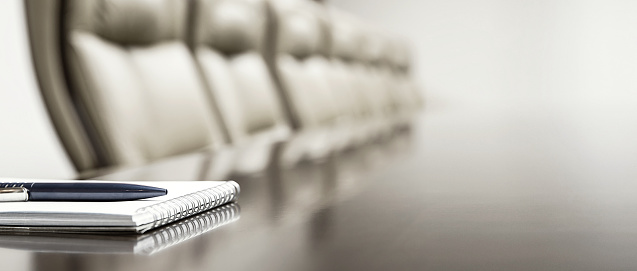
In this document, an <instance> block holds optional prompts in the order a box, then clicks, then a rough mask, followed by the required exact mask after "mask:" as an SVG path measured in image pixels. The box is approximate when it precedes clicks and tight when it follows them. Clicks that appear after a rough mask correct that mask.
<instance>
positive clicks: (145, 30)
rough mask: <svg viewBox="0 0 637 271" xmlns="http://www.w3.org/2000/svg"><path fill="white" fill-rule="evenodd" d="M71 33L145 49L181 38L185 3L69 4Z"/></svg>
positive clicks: (111, 0) (121, 0) (116, 0)
mask: <svg viewBox="0 0 637 271" xmlns="http://www.w3.org/2000/svg"><path fill="white" fill-rule="evenodd" d="M67 12H69V13H70V14H67V15H68V18H70V21H69V22H70V23H69V28H70V30H83V31H88V32H92V33H95V34H96V35H98V36H100V37H102V38H104V39H106V40H109V41H111V42H114V43H118V44H121V45H131V46H143V45H148V44H152V43H157V42H160V41H163V40H171V39H177V38H180V37H182V34H183V32H184V30H185V25H184V21H185V20H184V16H185V15H186V14H185V13H186V1H183V0H73V1H69V3H68V9H67Z"/></svg>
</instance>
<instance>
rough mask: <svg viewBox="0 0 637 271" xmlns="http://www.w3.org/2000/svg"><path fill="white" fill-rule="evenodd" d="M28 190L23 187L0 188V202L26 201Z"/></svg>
mask: <svg viewBox="0 0 637 271" xmlns="http://www.w3.org/2000/svg"><path fill="white" fill-rule="evenodd" d="M28 200H29V190H27V189H26V188H24V187H4V188H0V202H11V201H28Z"/></svg>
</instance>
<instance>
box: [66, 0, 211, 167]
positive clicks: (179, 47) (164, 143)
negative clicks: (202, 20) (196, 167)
mask: <svg viewBox="0 0 637 271" xmlns="http://www.w3.org/2000/svg"><path fill="white" fill-rule="evenodd" d="M186 12H187V2H186V1H182V0H156V1H145V0H100V1H98V0H70V1H68V3H67V7H66V16H65V17H66V19H67V20H66V22H65V23H66V50H65V52H66V60H67V66H68V69H69V74H68V78H69V79H70V83H71V87H72V96H73V98H74V101H75V103H76V106H77V108H78V110H79V111H80V113H82V115H83V116H84V119H83V123H84V125H85V126H86V127H87V130H88V131H89V132H90V135H91V137H92V138H93V140H94V142H93V143H94V144H95V145H96V146H97V148H98V149H99V150H100V152H99V155H101V157H102V159H103V160H104V161H105V165H106V166H126V165H136V164H142V163H147V162H151V161H155V160H158V159H161V158H164V157H168V156H173V155H178V154H183V153H187V152H192V151H197V150H204V149H209V148H211V147H212V148H215V147H218V146H221V145H222V144H223V138H222V131H221V129H220V126H219V124H218V123H217V122H216V118H215V117H214V111H213V110H212V109H211V107H210V104H209V103H208V100H207V97H206V96H205V88H204V84H203V83H202V81H201V78H200V77H199V76H198V73H197V69H196V65H195V62H194V59H193V58H192V56H191V55H190V53H189V51H188V48H187V46H186V44H185V42H184V40H183V37H184V31H185V30H186V21H187V18H186Z"/></svg>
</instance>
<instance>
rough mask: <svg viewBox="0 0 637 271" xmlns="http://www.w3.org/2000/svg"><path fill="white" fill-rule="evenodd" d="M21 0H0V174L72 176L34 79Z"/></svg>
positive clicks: (5, 175) (41, 176) (11, 175)
mask: <svg viewBox="0 0 637 271" xmlns="http://www.w3.org/2000/svg"><path fill="white" fill-rule="evenodd" d="M23 5H24V4H23V1H22V0H2V1H0V37H2V40H1V42H0V178H2V177H30V178H72V177H73V176H74V175H75V172H74V169H73V167H72V165H71V164H70V162H69V159H68V158H67V156H66V154H65V152H64V150H63V148H62V146H61V144H60V142H59V141H58V139H57V137H56V135H55V132H54V129H53V127H52V124H51V122H50V120H49V118H48V116H47V112H46V109H45V107H44V104H43V102H42V98H41V96H40V92H39V89H38V85H37V82H36V79H35V74H34V70H33V66H32V62H31V55H30V50H29V46H28V36H27V32H26V20H25V15H24V14H25V12H24V6H23Z"/></svg>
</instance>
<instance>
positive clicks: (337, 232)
mask: <svg viewBox="0 0 637 271" xmlns="http://www.w3.org/2000/svg"><path fill="white" fill-rule="evenodd" d="M621 100H622V99H619V98H617V99H614V100H612V101H613V103H601V104H599V105H598V106H597V107H596V108H595V109H596V110H590V109H591V108H590V107H588V106H582V103H578V102H572V101H571V100H569V99H563V100H556V99H552V100H551V99H546V100H545V99H542V97H540V96H533V95H532V94H524V95H517V96H516V95H510V96H507V97H495V96H494V97H490V98H489V97H486V98H484V99H482V100H481V101H480V102H475V101H474V102H471V101H468V100H466V102H465V103H461V102H458V103H454V104H444V103H430V104H428V106H427V107H426V109H425V110H424V111H422V112H421V113H420V114H419V115H417V116H416V117H414V119H413V121H412V124H411V125H410V126H409V127H403V128H402V129H399V130H396V131H394V132H393V133H392V134H388V135H385V136H384V137H381V138H377V139H376V140H375V141H374V142H371V143H369V144H366V145H362V146H359V147H356V148H352V149H348V150H345V151H343V152H340V153H337V154H333V155H331V156H329V157H327V158H324V159H320V160H317V161H309V162H303V163H299V164H297V165H295V166H292V167H273V168H270V169H268V170H267V171H265V172H263V173H260V174H255V175H251V176H243V177H237V178H235V180H236V181H237V182H238V183H239V184H240V185H241V196H240V199H239V201H238V202H237V203H236V205H234V206H233V208H234V209H233V214H232V216H233V217H232V218H231V219H228V220H226V221H225V222H224V223H222V225H218V227H214V228H212V229H210V230H207V231H205V232H203V233H201V234H199V235H197V236H189V238H184V240H181V239H179V242H173V243H170V244H164V245H162V247H160V248H159V249H154V250H150V251H149V250H140V249H138V248H140V247H142V246H144V245H147V244H145V242H147V241H148V239H145V240H146V241H139V240H140V239H136V238H137V237H134V236H133V237H131V236H127V237H126V236H125V237H122V236H100V237H95V236H84V235H73V234H69V235H53V236H44V237H42V236H30V235H29V234H24V235H23V236H18V238H16V236H9V237H11V238H8V237H7V238H8V239H7V238H0V247H2V248H1V249H0V258H1V259H2V261H3V262H4V266H3V270H38V271H40V270H109V271H113V270H600V269H602V270H627V269H634V268H635V267H637V258H636V257H634V255H635V252H636V251H637V212H636V210H637V197H635V191H636V188H637V185H636V184H635V183H636V182H635V180H636V178H635V177H637V170H636V168H635V164H634V161H635V158H637V152H636V151H635V150H636V149H637V148H636V147H637V146H636V144H635V143H634V142H635V140H629V137H630V136H631V135H634V130H635V129H636V128H634V127H635V125H633V126H629V125H624V124H627V123H631V122H632V123H635V122H633V120H634V119H635V117H634V116H637V114H632V113H631V114H628V112H630V111H627V110H633V109H632V106H630V104H629V103H626V104H623V103H622V102H621ZM458 101H460V100H458ZM189 159H190V158H188V157H187V156H185V157H182V158H179V159H175V160H168V161H165V162H163V163H159V164H158V165H155V166H146V167H141V168H138V169H136V170H134V171H122V172H115V173H110V174H106V175H103V176H101V177H100V179H105V180H126V179H139V178H149V179H166V178H167V179H176V178H181V179H197V178H198V177H197V175H196V174H193V171H196V170H193V169H192V168H190V167H189V166H188V164H189V163H191V162H189V161H191V160H189ZM192 161H194V160H192ZM182 175H183V176H182ZM143 176H145V177H143ZM172 237H173V238H178V237H179V236H172ZM30 238H31V239H30ZM153 238H154V239H152V238H151V239H152V240H154V241H155V242H156V241H158V240H157V238H156V237H153ZM2 240H4V241H2ZM6 240H13V241H10V242H7V241H6ZM159 241H161V240H159ZM96 247H97V248H100V247H102V248H108V249H106V250H99V249H98V250H96Z"/></svg>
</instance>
